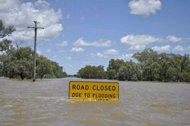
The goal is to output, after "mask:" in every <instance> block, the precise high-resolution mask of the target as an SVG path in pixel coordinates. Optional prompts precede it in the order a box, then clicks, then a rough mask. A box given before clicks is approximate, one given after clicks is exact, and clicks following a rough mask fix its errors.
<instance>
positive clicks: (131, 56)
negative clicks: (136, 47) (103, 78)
mask: <svg viewBox="0 0 190 126" xmlns="http://www.w3.org/2000/svg"><path fill="white" fill-rule="evenodd" d="M117 59H123V60H127V61H130V60H134V58H133V54H132V53H129V54H123V55H121V56H119V57H117Z"/></svg>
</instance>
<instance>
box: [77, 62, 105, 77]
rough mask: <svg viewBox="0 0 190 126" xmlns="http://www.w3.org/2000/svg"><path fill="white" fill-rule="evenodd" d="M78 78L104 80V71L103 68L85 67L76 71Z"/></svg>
mask: <svg viewBox="0 0 190 126" xmlns="http://www.w3.org/2000/svg"><path fill="white" fill-rule="evenodd" d="M78 76H79V77H81V78H92V79H103V78H105V71H104V67H103V66H101V65H100V66H91V65H87V66H85V67H84V68H81V69H80V70H79V71H78Z"/></svg>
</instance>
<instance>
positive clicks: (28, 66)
mask: <svg viewBox="0 0 190 126" xmlns="http://www.w3.org/2000/svg"><path fill="white" fill-rule="evenodd" d="M15 30H16V29H15V28H14V27H13V26H8V27H5V26H4V24H3V22H2V21H1V20H0V38H1V41H0V76H5V77H9V78H21V79H25V78H27V79H31V78H32V69H33V68H32V64H33V51H32V49H31V48H30V47H13V44H12V41H10V40H7V39H3V38H4V37H5V36H7V35H10V34H11V33H12V32H14V31H15ZM36 73H37V74H36V76H37V78H61V77H65V76H66V73H65V72H63V67H61V66H59V64H58V63H56V62H54V61H51V60H49V59H48V58H47V57H45V56H42V55H39V54H36Z"/></svg>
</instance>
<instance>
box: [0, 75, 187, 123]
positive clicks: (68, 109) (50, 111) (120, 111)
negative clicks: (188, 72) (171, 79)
mask: <svg viewBox="0 0 190 126" xmlns="http://www.w3.org/2000/svg"><path fill="white" fill-rule="evenodd" d="M70 80H73V79H69V78H65V79H50V80H37V82H35V83H33V82H30V81H17V80H10V79H7V78H0V126H190V84H187V83H158V82H157V83H156V82H153V83H152V82H119V85H120V100H119V101H114V102H88V101H86V102H74V101H69V100H68V82H69V81H70Z"/></svg>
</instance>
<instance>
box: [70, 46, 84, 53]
mask: <svg viewBox="0 0 190 126" xmlns="http://www.w3.org/2000/svg"><path fill="white" fill-rule="evenodd" d="M84 51H85V50H84V49H83V48H77V47H73V48H72V49H71V52H84Z"/></svg>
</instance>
